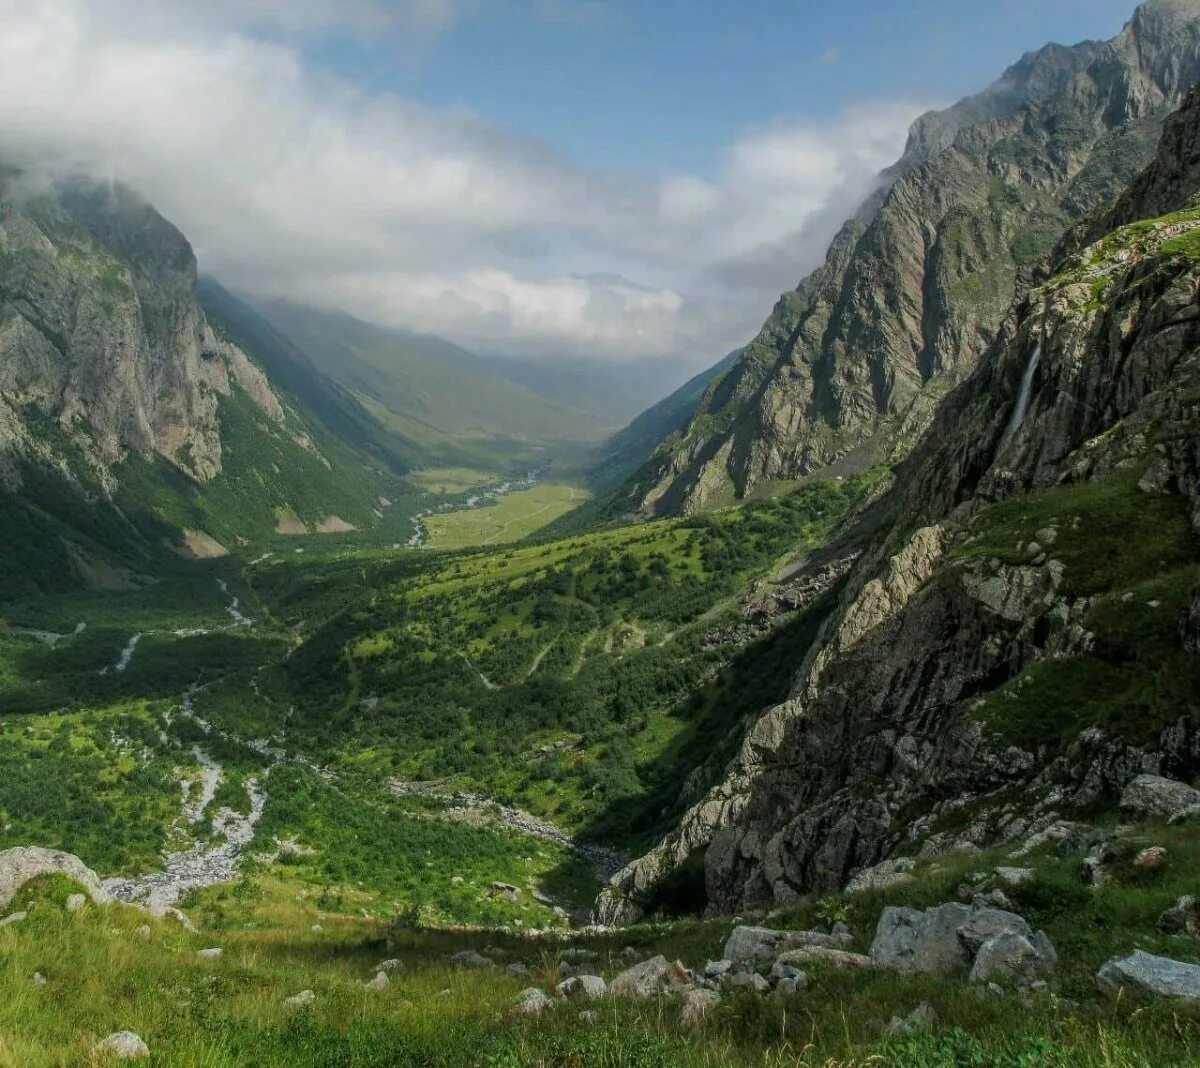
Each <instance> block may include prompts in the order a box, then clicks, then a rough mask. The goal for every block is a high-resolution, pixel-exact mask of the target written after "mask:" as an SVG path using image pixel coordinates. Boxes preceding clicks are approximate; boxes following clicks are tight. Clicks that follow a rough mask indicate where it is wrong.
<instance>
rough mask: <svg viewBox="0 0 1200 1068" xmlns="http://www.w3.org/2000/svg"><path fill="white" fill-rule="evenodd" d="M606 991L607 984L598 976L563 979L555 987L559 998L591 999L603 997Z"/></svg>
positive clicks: (576, 976)
mask: <svg viewBox="0 0 1200 1068" xmlns="http://www.w3.org/2000/svg"><path fill="white" fill-rule="evenodd" d="M607 989H608V984H607V983H606V982H605V981H604V980H603V979H601V978H600V976H598V975H575V976H572V977H571V978H570V979H564V980H563V981H562V982H561V983H559V984H558V986H557V987H555V990H556V991H557V993H558V995H559V997H564V998H586V999H588V1000H591V999H592V998H602V997H604V994H605V991H607Z"/></svg>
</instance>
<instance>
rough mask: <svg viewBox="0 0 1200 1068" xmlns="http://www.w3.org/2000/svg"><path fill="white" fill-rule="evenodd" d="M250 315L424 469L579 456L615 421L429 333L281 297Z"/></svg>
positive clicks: (257, 308)
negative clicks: (334, 385) (297, 351)
mask: <svg viewBox="0 0 1200 1068" xmlns="http://www.w3.org/2000/svg"><path fill="white" fill-rule="evenodd" d="M256 310H257V311H258V312H259V313H260V314H261V315H262V317H263V318H264V319H265V320H267V321H268V322H269V323H270V324H271V326H272V327H273V328H274V329H275V330H276V331H277V332H278V333H279V334H281V335H282V336H284V337H285V338H287V339H288V340H289V341H290V342H291V343H292V344H293V345H294V346H296V347H297V348H299V349H300V350H302V351H303V352H304V353H306V354H307V356H308V358H309V359H310V360H311V361H312V363H313V365H314V366H315V367H316V369H317V370H318V371H319V372H320V373H321V374H323V375H326V376H328V377H329V378H330V379H332V380H333V381H335V382H337V383H338V384H339V385H340V386H341V387H342V388H343V389H345V390H346V391H348V392H349V393H350V394H351V395H352V396H353V397H354V398H355V399H356V400H358V401H359V402H360V403H361V404H362V405H363V407H365V408H366V409H367V410H369V411H370V412H371V414H372V415H373V416H374V417H375V418H377V419H378V421H379V422H380V423H382V424H383V425H384V426H386V427H387V428H388V429H389V430H390V431H391V432H392V433H393V434H394V435H396V436H397V437H399V438H400V439H402V440H403V441H405V442H406V443H407V444H408V447H409V450H410V452H412V453H413V454H419V455H420V456H421V457H423V460H424V463H426V464H466V465H477V466H482V467H486V468H494V467H496V466H497V465H504V464H506V463H515V462H520V463H531V462H536V461H538V460H544V459H546V458H549V457H552V456H556V455H560V454H563V453H567V454H570V453H573V452H575V451H578V447H579V446H580V445H581V444H585V443H587V442H591V441H596V440H599V439H600V438H602V437H603V436H604V435H605V433H607V432H608V430H609V429H610V428H611V426H612V425H613V424H614V422H615V420H611V419H609V418H608V417H607V416H605V415H603V414H599V413H589V412H586V411H583V410H580V409H578V408H576V407H573V406H572V405H571V404H569V403H564V402H563V401H560V400H558V399H555V398H553V397H551V396H547V395H545V394H544V393H541V392H538V391H536V390H534V389H532V388H530V386H529V385H527V384H525V382H523V381H521V380H520V378H521V377H522V376H514V375H513V374H512V373H511V368H510V367H509V366H507V365H506V364H505V363H504V362H503V361H497V360H492V359H489V358H485V357H481V356H477V355H475V354H474V353H472V352H468V351H467V350H466V349H463V348H460V347H459V346H457V345H455V344H453V343H452V342H449V341H446V340H444V339H442V338H439V337H436V336H433V335H427V334H417V333H412V332H409V331H403V330H396V329H389V328H387V327H382V326H376V325H374V324H371V323H366V322H363V321H362V320H360V319H355V318H354V317H353V316H350V315H346V314H345V313H342V312H328V311H321V310H319V309H316V308H312V307H307V306H304V305H300V304H294V303H291V302H286V301H259V302H257V304H256Z"/></svg>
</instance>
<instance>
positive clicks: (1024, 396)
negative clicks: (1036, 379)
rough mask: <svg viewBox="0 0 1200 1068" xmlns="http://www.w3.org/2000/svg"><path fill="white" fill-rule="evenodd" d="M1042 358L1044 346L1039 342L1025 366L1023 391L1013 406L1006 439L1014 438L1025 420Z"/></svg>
mask: <svg viewBox="0 0 1200 1068" xmlns="http://www.w3.org/2000/svg"><path fill="white" fill-rule="evenodd" d="M1041 358H1042V344H1041V342H1040V341H1039V342H1038V343H1037V344H1036V345H1035V346H1034V348H1033V353H1032V354H1031V355H1030V357H1029V362H1028V363H1027V364H1026V365H1025V372H1024V373H1023V374H1022V375H1021V390H1020V392H1019V393H1018V394H1017V403H1016V404H1015V405H1014V406H1013V411H1012V415H1011V416H1010V417H1009V420H1008V426H1007V427H1005V429H1004V437H1005V438H1010V437H1012V435H1013V434H1014V433H1015V432H1016V429H1017V427H1019V426H1020V425H1021V423H1022V422H1024V420H1025V413H1026V412H1027V411H1028V410H1029V393H1030V391H1031V390H1032V389H1033V376H1034V374H1035V373H1036V372H1037V366H1038V361H1039V360H1040V359H1041Z"/></svg>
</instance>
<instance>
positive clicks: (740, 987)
mask: <svg viewBox="0 0 1200 1068" xmlns="http://www.w3.org/2000/svg"><path fill="white" fill-rule="evenodd" d="M721 984H722V985H723V986H725V987H728V989H730V990H734V991H744V992H746V993H749V994H766V993H767V992H768V991H769V990H770V989H771V984H770V983H768V982H767V981H766V980H765V979H764V978H763V977H762V976H761V975H759V974H758V972H733V973H731V974H729V975H726V976H724V977H723V978H722V980H721Z"/></svg>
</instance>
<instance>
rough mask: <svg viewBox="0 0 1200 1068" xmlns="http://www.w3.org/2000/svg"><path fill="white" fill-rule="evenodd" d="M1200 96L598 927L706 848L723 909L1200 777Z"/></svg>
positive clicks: (1061, 266)
mask: <svg viewBox="0 0 1200 1068" xmlns="http://www.w3.org/2000/svg"><path fill="white" fill-rule="evenodd" d="M1198 103H1200V95H1198V94H1197V93H1196V92H1193V93H1192V94H1190V95H1189V96H1188V98H1187V100H1186V101H1185V104H1184V107H1183V109H1182V110H1181V111H1180V112H1179V114H1178V115H1177V116H1175V117H1174V118H1173V119H1172V120H1171V121H1170V122H1168V123H1167V125H1166V127H1165V132H1164V136H1163V138H1162V142H1161V145H1160V147H1159V151H1158V154H1157V156H1156V157H1155V158H1154V161H1153V162H1152V163H1151V164H1150V166H1149V167H1148V168H1147V169H1146V170H1145V171H1144V172H1143V173H1142V174H1141V175H1140V176H1139V177H1138V178H1137V180H1136V181H1134V182H1133V183H1132V185H1131V186H1130V188H1129V191H1128V193H1127V194H1126V195H1125V196H1124V197H1122V198H1121V200H1120V201H1119V204H1118V208H1117V209H1116V212H1115V214H1113V215H1112V216H1110V218H1111V222H1110V223H1109V225H1110V226H1111V225H1116V228H1115V229H1110V230H1109V231H1108V232H1106V233H1102V234H1100V235H1099V236H1098V237H1097V238H1096V239H1095V240H1094V241H1093V242H1092V243H1091V244H1088V245H1086V247H1083V248H1081V249H1080V250H1079V251H1077V252H1075V253H1073V254H1071V255H1069V256H1067V257H1066V258H1064V259H1059V260H1058V261H1056V262H1054V263H1053V266H1052V267H1047V268H1046V269H1045V270H1043V271H1042V272H1041V277H1042V279H1043V281H1042V282H1041V284H1040V285H1037V286H1035V287H1033V288H1032V289H1031V290H1030V291H1029V293H1028V294H1027V296H1026V297H1025V298H1024V299H1023V300H1022V301H1020V302H1019V303H1017V304H1015V305H1014V306H1013V307H1012V308H1011V309H1010V310H1009V312H1008V314H1007V315H1006V316H1005V318H1004V320H1003V322H1002V323H1001V324H1000V328H999V330H998V331H997V334H996V337H995V338H994V340H993V342H992V344H991V345H990V346H989V348H988V350H987V352H986V353H985V354H984V356H983V357H982V359H981V360H980V361H979V365H978V367H977V368H976V370H975V371H974V373H973V374H971V375H970V376H969V377H968V378H967V379H966V381H965V382H964V383H963V384H962V385H961V386H960V387H958V388H957V389H955V390H954V391H953V392H951V393H950V394H949V396H947V397H946V398H945V400H944V401H943V403H942V404H941V405H940V406H939V408H938V410H937V412H936V415H935V417H934V419H933V423H932V426H931V427H930V429H929V431H928V433H926V434H925V435H924V437H923V438H922V439H921V440H920V442H919V444H918V445H917V447H916V448H915V449H914V450H913V452H912V453H911V455H910V456H909V458H908V459H907V460H906V461H905V463H904V464H903V465H902V466H901V468H900V469H899V471H898V472H897V478H896V486H897V488H896V489H895V490H894V491H893V492H892V493H891V495H890V496H889V497H888V498H887V499H886V500H885V501H883V502H882V503H881V505H880V507H881V508H882V509H883V510H884V511H885V513H886V515H887V517H888V524H889V525H888V526H887V533H886V534H884V535H882V536H881V537H880V538H879V539H878V540H877V542H876V543H875V545H874V546H873V548H872V549H871V550H869V551H868V552H867V553H865V554H864V555H863V557H862V558H861V560H860V561H859V563H858V564H857V566H856V568H855V570H854V572H853V574H852V576H851V578H850V581H849V583H848V585H847V588H846V590H845V593H844V594H843V597H842V601H841V603H840V606H839V608H838V609H837V611H835V613H834V614H833V616H831V618H830V619H829V621H828V622H827V623H826V625H825V627H824V629H823V631H822V633H821V635H820V636H819V637H818V639H817V640H816V642H815V643H814V644H813V646H812V647H811V648H810V649H809V651H808V652H807V654H806V655H805V657H804V661H803V664H802V666H801V668H800V671H799V673H798V676H797V680H796V684H795V687H794V689H793V692H792V696H791V698H790V699H789V700H788V701H787V702H785V703H784V704H782V705H779V706H777V707H775V708H771V709H768V710H766V711H765V712H764V714H763V715H762V716H761V718H760V719H759V720H758V721H757V722H756V723H754V724H753V725H752V726H751V727H750V729H749V730H748V732H747V734H746V737H745V740H744V743H743V746H742V749H741V752H740V753H739V755H738V756H737V758H736V759H735V760H734V761H733V762H732V763H731V764H730V766H729V767H728V768H727V769H726V770H725V773H724V775H723V776H722V778H721V781H719V782H718V783H717V784H716V785H715V786H714V787H713V788H712V789H711V790H710V791H709V793H708V794H707V795H706V796H705V797H704V798H703V799H702V800H701V801H700V802H699V803H698V804H696V805H695V806H693V807H692V808H691V809H690V810H689V811H688V813H687V814H686V816H685V817H684V818H683V820H682V822H681V825H680V826H679V827H678V828H677V829H676V830H675V831H674V832H672V833H671V834H670V835H669V836H668V837H667V838H666V839H665V840H664V841H663V842H662V843H661V844H660V845H659V846H658V847H657V848H656V849H655V850H654V851H652V853H650V854H649V855H647V856H646V857H643V858H641V859H640V860H638V861H635V862H634V863H633V864H631V865H630V866H629V867H627V868H626V869H625V870H624V871H622V872H621V873H619V874H618V876H617V877H616V878H615V879H614V881H613V885H612V886H611V887H610V888H609V889H608V890H606V891H605V893H604V894H603V895H602V897H601V900H600V903H599V909H598V911H599V913H600V916H601V917H602V918H603V919H605V920H607V921H610V922H613V921H616V922H620V921H625V920H629V919H631V918H633V917H636V916H637V915H639V914H641V912H642V911H643V910H644V909H645V908H647V907H648V906H651V905H652V903H653V899H654V894H655V890H656V887H657V886H658V885H659V883H660V882H661V881H662V880H663V879H664V878H665V877H666V876H667V875H668V874H669V873H671V872H672V871H673V870H674V869H675V868H677V867H678V866H680V865H682V864H683V863H684V862H685V861H688V860H690V859H691V858H694V857H695V856H696V855H697V854H698V853H700V852H703V854H704V869H705V879H706V888H707V895H708V900H709V903H710V906H711V907H712V908H714V909H716V910H719V911H722V912H732V911H736V910H738V909H741V908H744V907H747V906H753V905H758V904H764V903H774V902H777V903H785V902H788V901H791V900H793V899H794V898H795V897H796V896H797V895H799V894H801V893H804V892H808V891H822V890H829V889H832V888H836V887H841V886H843V885H845V883H846V882H847V880H848V879H849V878H850V877H851V876H853V875H854V874H855V873H857V872H859V871H861V870H863V869H865V868H868V867H870V866H872V865H874V864H876V863H878V862H880V861H882V860H884V859H888V858H891V857H894V856H897V855H915V854H918V853H919V854H924V855H936V854H938V853H940V852H942V851H944V850H946V849H949V848H954V847H961V846H963V845H965V844H967V843H974V844H984V843H989V842H994V841H998V840H1003V841H1019V840H1023V839H1026V838H1029V837H1030V836H1033V835H1036V834H1039V833H1043V832H1050V833H1053V830H1052V829H1053V828H1054V826H1055V824H1056V823H1058V822H1059V821H1061V820H1062V819H1064V818H1069V817H1070V816H1071V815H1072V814H1073V813H1075V812H1077V811H1080V810H1083V809H1087V808H1089V807H1092V806H1096V805H1103V804H1105V803H1107V802H1111V801H1112V800H1113V798H1114V797H1115V796H1116V794H1117V793H1118V792H1119V789H1120V788H1121V786H1122V785H1123V784H1124V783H1126V782H1127V781H1128V780H1130V779H1131V778H1133V777H1134V776H1136V775H1137V774H1139V773H1143V772H1156V773H1162V774H1166V775H1170V776H1171V777H1175V778H1182V779H1187V778H1190V777H1192V776H1194V775H1196V774H1197V773H1198V772H1200V697H1198V695H1200V657H1198V656H1197V655H1196V653H1197V649H1198V648H1200V642H1198V640H1197V634H1198V633H1200V632H1198V630H1197V622H1196V621H1197V619H1198V618H1200V608H1198V605H1200V301H1198V297H1200V198H1198V194H1200V184H1198V183H1197V174H1196V169H1195V162H1196V154H1195V150H1194V149H1195V145H1196V144H1197V138H1198V137H1200V107H1197V104H1198ZM1099 229H1103V227H1102V226H1101V227H1099Z"/></svg>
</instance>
